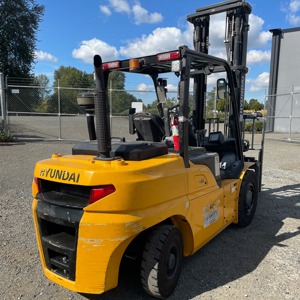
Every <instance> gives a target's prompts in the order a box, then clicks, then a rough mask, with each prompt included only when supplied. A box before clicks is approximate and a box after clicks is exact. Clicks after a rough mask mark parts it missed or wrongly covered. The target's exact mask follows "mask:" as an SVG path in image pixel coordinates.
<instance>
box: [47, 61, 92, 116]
mask: <svg viewBox="0 0 300 300" xmlns="http://www.w3.org/2000/svg"><path fill="white" fill-rule="evenodd" d="M94 85H95V84H94V79H93V74H87V73H86V72H83V71H80V70H78V69H76V68H74V67H64V66H61V67H59V68H58V69H57V70H56V71H55V72H54V83H53V87H54V90H55V91H54V94H53V96H52V97H51V98H50V100H49V110H50V111H49V112H58V111H60V112H61V113H73V114H74V113H75V114H76V113H83V110H82V109H81V108H80V107H79V106H78V105H77V95H78V94H79V93H80V92H82V88H85V89H87V90H91V89H93V88H94ZM59 104H60V107H59Z"/></svg>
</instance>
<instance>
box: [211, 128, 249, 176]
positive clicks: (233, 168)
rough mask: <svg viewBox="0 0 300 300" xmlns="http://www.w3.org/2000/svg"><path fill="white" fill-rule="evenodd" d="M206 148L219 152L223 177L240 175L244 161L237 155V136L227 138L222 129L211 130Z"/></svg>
mask: <svg viewBox="0 0 300 300" xmlns="http://www.w3.org/2000/svg"><path fill="white" fill-rule="evenodd" d="M205 149H206V150H207V151H209V152H217V153H218V154H219V159H220V173H221V178H222V179H233V178H238V177H239V176H240V173H241V172H242V169H243V163H242V161H240V160H238V157H237V153H238V151H237V145H236V139H235V138H225V137H224V135H223V133H222V132H221V131H215V132H211V133H210V134H209V137H208V141H207V142H206V144H205Z"/></svg>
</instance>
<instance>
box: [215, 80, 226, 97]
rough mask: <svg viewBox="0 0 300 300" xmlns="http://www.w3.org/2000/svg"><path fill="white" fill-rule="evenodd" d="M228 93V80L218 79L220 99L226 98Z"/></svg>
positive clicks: (218, 95)
mask: <svg viewBox="0 0 300 300" xmlns="http://www.w3.org/2000/svg"><path fill="white" fill-rule="evenodd" d="M226 94H227V82H226V80H225V79H224V78H220V79H218V80H217V97H218V99H221V100H224V99H225V98H226Z"/></svg>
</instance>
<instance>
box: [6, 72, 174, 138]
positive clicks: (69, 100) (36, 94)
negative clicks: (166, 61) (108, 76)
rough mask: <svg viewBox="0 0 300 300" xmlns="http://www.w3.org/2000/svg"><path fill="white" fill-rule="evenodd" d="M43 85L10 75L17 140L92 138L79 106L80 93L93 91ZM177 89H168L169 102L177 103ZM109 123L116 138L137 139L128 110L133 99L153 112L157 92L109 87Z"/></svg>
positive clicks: (9, 100) (12, 126)
mask: <svg viewBox="0 0 300 300" xmlns="http://www.w3.org/2000/svg"><path fill="white" fill-rule="evenodd" d="M80 86H81V87H80V88H77V87H63V86H59V83H58V85H57V86H55V87H48V86H46V87H41V86H39V85H37V83H36V81H35V80H34V79H15V78H9V79H8V80H7V85H6V102H7V108H8V117H7V120H8V125H9V129H10V131H11V133H12V134H13V135H14V137H15V138H18V139H21V138H22V139H47V140H59V139H63V140H86V139H88V138H89V134H88V128H87V120H86V112H85V111H84V109H83V108H81V107H79V106H78V105H77V96H78V94H80V93H84V92H94V90H93V88H92V87H89V86H86V87H82V86H83V84H82V83H81V84H80ZM176 94H177V93H175V92H169V93H168V97H169V98H171V99H173V100H169V101H173V102H174V103H175V102H176V100H175V99H176ZM108 99H109V101H110V120H111V122H110V124H111V132H112V136H113V137H125V138H126V139H135V138H136V137H134V136H131V135H129V120H128V111H129V108H130V107H131V105H132V102H140V103H143V105H142V107H143V110H145V109H146V110H148V111H150V112H153V111H154V110H155V105H154V106H153V105H152V103H153V102H154V101H155V100H156V93H155V92H154V91H139V90H126V91H125V90H115V89H109V90H108Z"/></svg>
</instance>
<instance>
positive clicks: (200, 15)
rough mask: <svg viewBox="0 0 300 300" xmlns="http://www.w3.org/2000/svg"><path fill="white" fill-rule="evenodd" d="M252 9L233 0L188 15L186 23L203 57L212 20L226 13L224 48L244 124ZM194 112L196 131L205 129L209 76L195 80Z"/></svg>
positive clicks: (196, 77)
mask: <svg viewBox="0 0 300 300" xmlns="http://www.w3.org/2000/svg"><path fill="white" fill-rule="evenodd" d="M251 10H252V7H251V5H250V4H249V3H247V2H245V1H244V0H231V1H227V2H222V3H219V4H215V5H211V6H206V7H203V8H199V9H197V10H196V13H194V14H191V15H188V16H187V20H188V21H189V22H190V23H192V24H193V25H194V48H195V50H196V51H199V52H202V53H206V54H208V53H209V28H210V16H211V15H215V14H219V13H226V26H225V40H224V42H225V48H226V54H227V62H228V64H229V65H230V67H231V69H232V71H233V74H234V75H235V76H234V77H235V78H234V80H235V88H234V93H235V99H236V101H238V103H237V105H238V110H239V120H240V122H242V121H243V110H244V97H245V81H246V80H245V79H246V73H247V72H248V69H247V67H246V58H247V42H248V31H249V23H248V20H249V14H250V13H251ZM194 82H195V83H194V100H193V101H194V110H193V125H194V127H195V129H196V130H201V129H204V127H205V116H204V114H201V112H203V111H205V103H206V90H207V85H206V75H205V74H198V75H195V77H194Z"/></svg>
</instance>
